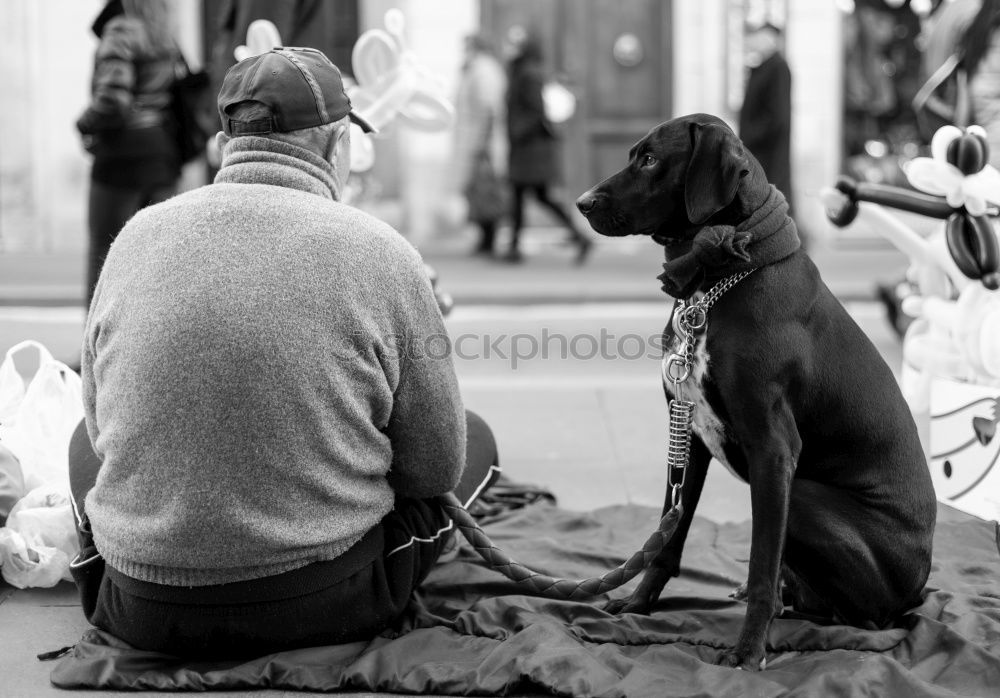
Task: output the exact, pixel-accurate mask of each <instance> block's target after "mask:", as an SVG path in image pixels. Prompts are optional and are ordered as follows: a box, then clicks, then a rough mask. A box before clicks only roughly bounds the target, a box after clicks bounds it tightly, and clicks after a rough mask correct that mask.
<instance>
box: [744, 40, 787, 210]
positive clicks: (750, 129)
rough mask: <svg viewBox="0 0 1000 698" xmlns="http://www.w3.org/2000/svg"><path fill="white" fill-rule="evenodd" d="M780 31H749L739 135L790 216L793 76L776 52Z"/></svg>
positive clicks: (778, 52) (782, 58) (782, 57)
mask: <svg viewBox="0 0 1000 698" xmlns="http://www.w3.org/2000/svg"><path fill="white" fill-rule="evenodd" d="M780 41H781V30H779V29H778V28H777V27H775V26H774V25H771V24H764V25H761V26H759V27H752V28H748V31H747V34H746V48H747V60H748V62H749V63H750V65H751V68H750V76H749V78H748V79H747V84H746V91H745V94H744V97H743V108H742V109H741V110H740V119H739V135H740V140H742V141H743V144H744V145H746V147H747V149H748V150H749V151H750V153H751V154H752V155H753V156H754V157H755V158H757V161H758V162H759V163H760V164H761V167H763V168H764V172H765V173H766V174H767V179H768V181H769V182H771V184H773V185H774V186H776V187H777V188H778V190H779V191H780V192H781V193H782V194H784V195H785V199H786V200H787V201H788V213H789V215H792V166H791V156H790V145H791V130H792V74H791V71H790V70H789V68H788V63H787V62H786V61H785V58H784V56H782V55H781V51H780V49H779V46H780Z"/></svg>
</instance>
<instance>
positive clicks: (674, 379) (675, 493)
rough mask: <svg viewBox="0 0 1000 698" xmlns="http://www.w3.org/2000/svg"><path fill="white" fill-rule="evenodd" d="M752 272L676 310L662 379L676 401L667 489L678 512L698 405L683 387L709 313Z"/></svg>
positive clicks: (723, 282)
mask: <svg viewBox="0 0 1000 698" xmlns="http://www.w3.org/2000/svg"><path fill="white" fill-rule="evenodd" d="M753 271H754V270H753V269H749V270H747V271H741V272H739V273H737V274H733V275H732V276H727V277H726V278H725V279H722V280H721V281H719V282H718V283H717V284H715V285H714V286H712V288H711V289H709V291H708V293H706V294H705V295H704V296H703V297H702V298H701V299H700V300H698V301H696V302H694V303H691V304H690V305H689V304H688V303H687V301H683V300H678V301H677V304H676V306H675V307H674V314H673V317H672V318H671V324H672V327H673V330H674V334H675V335H676V336H677V339H678V340H679V342H680V344H679V346H677V351H675V352H673V353H672V354H670V355H669V356H666V357H664V359H663V363H662V374H663V375H662V378H663V385H664V387H669V388H670V392H671V394H673V398H672V399H671V400H670V407H669V414H670V431H669V434H668V437H669V440H668V442H667V487H668V488H669V490H670V506H671V507H672V508H673V509H679V508H680V506H681V491H682V490H683V488H684V478H685V477H686V475H687V466H688V462H689V460H690V457H691V424H692V423H693V422H694V408H695V405H694V403H693V402H691V401H690V400H685V399H684V398H683V395H682V393H683V384H684V382H685V381H686V380H687V379H688V378H689V377H690V376H691V371H692V370H693V369H694V352H695V345H696V344H697V342H698V337H699V336H700V335H701V334H703V333H704V332H705V330H706V328H707V327H708V311H709V309H710V308H711V307H712V306H713V305H715V302H716V301H717V300H719V298H720V297H721V296H722V294H723V293H725V292H726V291H728V290H729V289H731V288H732V287H733V286H735V285H736V284H738V283H739V282H740V281H742V280H743V279H745V278H746V277H747V276H749V275H750V274H751V273H753Z"/></svg>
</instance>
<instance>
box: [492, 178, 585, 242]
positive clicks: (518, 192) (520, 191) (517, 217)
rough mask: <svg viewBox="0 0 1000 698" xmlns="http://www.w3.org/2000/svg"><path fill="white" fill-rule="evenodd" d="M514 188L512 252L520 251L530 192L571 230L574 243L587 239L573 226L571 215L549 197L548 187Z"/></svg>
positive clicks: (527, 185) (531, 185)
mask: <svg viewBox="0 0 1000 698" xmlns="http://www.w3.org/2000/svg"><path fill="white" fill-rule="evenodd" d="M513 188H514V210H513V211H512V212H511V224H512V227H511V237H510V249H511V250H516V249H518V247H519V245H520V243H521V228H523V227H524V202H525V198H524V197H525V194H527V193H528V192H529V191H530V192H532V193H533V194H534V195H535V198H536V199H537V200H538V203H540V204H541V205H542V206H544V207H545V208H547V209H548V210H549V211H551V212H552V215H553V216H555V217H556V218H557V219H558V220H559V222H560V223H562V224H563V225H564V226H566V228H567V230H569V235H570V238H571V239H572V240H573V241H574V242H577V243H579V242H581V241H582V240H585V239H586V238H585V236H584V235H583V233H581V232H580V231H579V230H577V229H576V226H574V225H573V221H572V219H571V218H570V217H569V214H567V213H566V209H564V208H563V207H562V206H560V205H559V203H558V202H556V201H554V200H553V199H552V198H551V197H549V188H548V187H547V186H546V185H544V184H514V185H513Z"/></svg>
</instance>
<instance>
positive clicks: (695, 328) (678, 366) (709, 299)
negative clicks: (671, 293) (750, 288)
mask: <svg viewBox="0 0 1000 698" xmlns="http://www.w3.org/2000/svg"><path fill="white" fill-rule="evenodd" d="M754 271H756V268H754V269H747V270H746V271H741V272H737V273H735V274H733V275H732V276H727V277H726V278H724V279H722V280H721V281H719V282H717V283H716V284H715V285H714V286H712V288H711V289H709V291H708V293H706V294H705V295H704V296H702V297H701V299H700V300H698V301H696V302H694V303H691V304H690V305H688V303H687V302H686V301H683V300H681V301H678V302H677V307H676V308H674V314H673V318H672V319H671V323H672V324H673V328H674V333H675V334H676V335H677V336H678V337H680V339H681V346H680V350H679V351H677V352H675V353H673V354H671V355H670V356H669V357H668V358H667V360H666V361H665V362H663V381H664V383H672V384H673V385H674V387H675V388H677V387H679V385H680V384H681V383H683V382H684V381H686V380H687V379H688V376H690V375H691V368H692V366H693V365H694V346H695V340H696V337H697V336H698V335H700V334H701V333H702V332H704V331H705V328H706V327H707V326H708V311H709V310H710V309H711V308H712V306H713V305H715V303H716V301H718V300H719V298H721V297H722V294H724V293H725V292H726V291H728V290H729V289H731V288H732V287H733V286H735V285H736V284H738V283H739V282H741V281H742V280H743V279H745V278H746V277H748V276H750V274H752V273H753V272H754Z"/></svg>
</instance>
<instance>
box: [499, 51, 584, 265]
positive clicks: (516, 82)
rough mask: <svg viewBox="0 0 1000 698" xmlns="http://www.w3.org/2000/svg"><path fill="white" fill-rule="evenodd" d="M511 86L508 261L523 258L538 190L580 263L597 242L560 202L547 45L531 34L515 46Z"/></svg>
mask: <svg viewBox="0 0 1000 698" xmlns="http://www.w3.org/2000/svg"><path fill="white" fill-rule="evenodd" d="M513 48H514V56H513V58H512V59H511V62H510V68H509V77H508V88H507V137H508V139H509V141H510V167H509V170H508V177H509V178H510V183H511V187H512V189H513V195H514V197H513V210H512V211H511V218H512V220H511V226H512V227H511V240H510V247H509V249H508V250H507V255H506V257H505V259H506V260H507V261H509V262H520V261H522V259H523V257H522V255H521V249H520V240H521V229H522V228H523V227H524V204H525V195H526V194H527V193H528V192H531V193H532V194H534V196H535V198H536V199H537V200H538V202H539V203H540V204H542V205H543V206H544V207H545V208H547V209H548V210H549V211H550V212H551V213H552V215H554V216H555V217H556V218H557V219H558V220H559V221H560V222H561V223H562V224H563V225H564V226H566V229H567V230H568V232H569V240H570V241H571V242H572V243H573V244H574V245H576V248H577V254H576V262H577V263H578V264H582V263H583V262H584V261H586V259H587V255H588V254H589V253H590V250H591V247H592V246H593V242H592V241H591V240H590V238H588V237H587V236H586V235H585V234H584V233H583V232H582V231H580V230H579V228H577V227H576V225H574V224H573V221H572V219H571V218H570V217H569V214H568V213H567V212H566V209H565V208H564V207H563V206H561V205H560V204H559V203H558V202H557V201H555V200H554V199H553V198H552V196H551V192H550V187H551V186H552V185H553V184H555V183H557V182H558V181H559V180H560V179H561V174H562V173H561V171H560V166H559V162H560V147H559V146H560V144H559V134H558V133H557V132H556V129H555V126H554V125H553V124H552V122H551V121H550V120H549V118H548V117H547V116H546V114H545V101H544V99H543V94H542V90H543V88H544V86H545V72H544V68H543V62H542V58H543V54H542V46H541V43H540V42H539V40H538V39H537V38H536V37H534V36H530V35H529V36H526V37H524V38H523V39H521V41H520V42H519V43H518V44H517V45H516V46H514V47H513Z"/></svg>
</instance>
